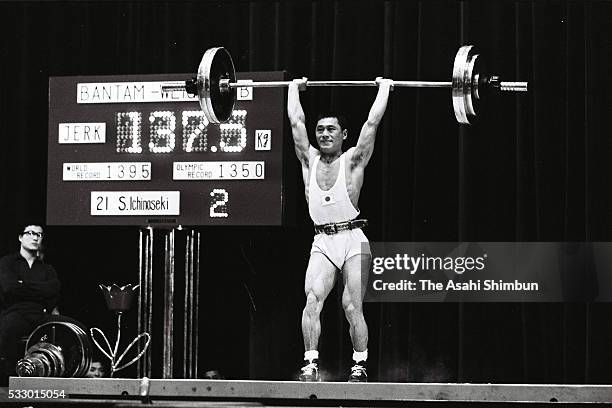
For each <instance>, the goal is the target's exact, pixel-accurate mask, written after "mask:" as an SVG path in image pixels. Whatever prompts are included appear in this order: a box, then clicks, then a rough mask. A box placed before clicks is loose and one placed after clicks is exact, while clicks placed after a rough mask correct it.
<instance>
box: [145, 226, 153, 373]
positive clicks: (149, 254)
mask: <svg viewBox="0 0 612 408" xmlns="http://www.w3.org/2000/svg"><path fill="white" fill-rule="evenodd" d="M147 232H148V239H147V240H146V242H147V246H146V250H145V251H146V262H145V271H146V285H147V290H146V292H145V297H146V302H145V305H146V306H147V309H148V310H147V313H146V318H147V323H146V331H147V333H149V335H150V336H151V338H153V236H154V235H153V228H151V227H147ZM152 354H153V352H152V347H149V349H148V350H147V365H146V369H145V376H146V377H149V378H150V377H151V374H152V364H151V357H152Z"/></svg>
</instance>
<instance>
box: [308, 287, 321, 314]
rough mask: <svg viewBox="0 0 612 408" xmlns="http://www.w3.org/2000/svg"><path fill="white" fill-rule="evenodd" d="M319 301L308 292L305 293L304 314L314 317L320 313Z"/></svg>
mask: <svg viewBox="0 0 612 408" xmlns="http://www.w3.org/2000/svg"><path fill="white" fill-rule="evenodd" d="M320 311H321V308H320V300H319V299H318V298H317V296H316V295H315V294H314V292H312V291H310V292H307V293H306V305H305V306H304V314H306V315H308V316H316V315H318V314H319V313H320Z"/></svg>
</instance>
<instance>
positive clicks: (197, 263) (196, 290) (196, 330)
mask: <svg viewBox="0 0 612 408" xmlns="http://www.w3.org/2000/svg"><path fill="white" fill-rule="evenodd" d="M195 239H196V242H195V257H194V259H195V269H194V278H195V279H194V320H193V321H194V327H193V329H194V330H193V331H194V334H195V335H194V339H193V344H194V345H195V347H194V348H193V349H194V353H193V361H194V376H193V378H198V350H199V321H200V320H199V319H200V313H199V306H200V305H199V302H198V301H199V299H200V232H199V231H198V233H197V234H196V235H195Z"/></svg>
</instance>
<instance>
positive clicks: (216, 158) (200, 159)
mask: <svg viewBox="0 0 612 408" xmlns="http://www.w3.org/2000/svg"><path fill="white" fill-rule="evenodd" d="M189 77H190V75H189V74H171V75H139V76H134V75H123V76H79V77H51V78H50V79H49V143H48V146H49V147H48V169H47V224H48V225H138V226H146V225H160V224H161V225H170V226H174V225H193V226H198V225H280V224H281V223H282V215H283V205H284V202H283V136H284V133H283V125H284V123H285V116H286V115H285V90H284V89H283V88H257V89H254V88H250V87H248V82H249V81H278V80H284V73H283V72H251V73H237V81H238V82H241V83H244V87H240V88H238V89H237V101H236V105H235V106H234V110H233V112H232V116H231V118H230V120H229V121H228V122H227V123H222V124H211V123H208V121H207V120H206V118H205V117H204V115H203V113H202V112H201V110H200V105H199V103H198V99H197V97H195V96H192V95H189V94H187V93H186V92H185V91H166V90H165V89H164V86H166V85H176V84H177V83H183V82H184V80H185V79H187V78H189Z"/></svg>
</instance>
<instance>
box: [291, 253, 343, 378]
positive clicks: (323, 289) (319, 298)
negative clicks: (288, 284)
mask: <svg viewBox="0 0 612 408" xmlns="http://www.w3.org/2000/svg"><path fill="white" fill-rule="evenodd" d="M335 282H336V267H335V266H334V264H332V263H331V262H330V260H329V259H327V257H326V256H325V255H323V254H322V253H320V252H313V253H312V254H310V260H309V262H308V268H307V269H306V278H305V280H304V293H305V295H306V306H304V311H303V312H302V334H303V336H304V349H305V351H306V352H305V353H304V360H306V364H305V366H304V367H303V368H302V373H301V374H300V380H302V381H317V380H319V373H318V366H317V365H316V364H317V361H315V360H318V358H319V352H318V350H317V348H318V345H319V337H320V336H321V310H322V309H323V303H324V302H325V299H326V298H327V296H328V295H329V293H330V292H331V290H332V288H333V287H334V284H335Z"/></svg>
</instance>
